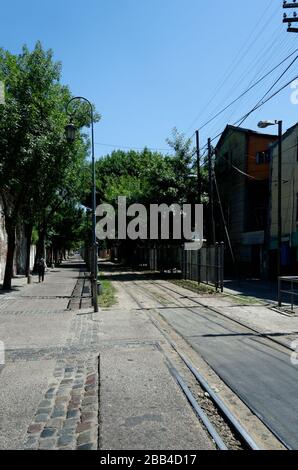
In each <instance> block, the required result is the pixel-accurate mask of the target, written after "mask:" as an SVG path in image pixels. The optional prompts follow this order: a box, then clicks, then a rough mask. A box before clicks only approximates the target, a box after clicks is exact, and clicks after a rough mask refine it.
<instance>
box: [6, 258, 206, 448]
mask: <svg viewBox="0 0 298 470" xmlns="http://www.w3.org/2000/svg"><path fill="white" fill-rule="evenodd" d="M82 267H83V266H82V262H78V260H72V261H70V262H67V263H64V265H63V266H62V267H61V268H60V267H59V269H56V270H54V271H53V272H49V273H48V274H47V276H46V279H45V283H44V284H38V283H37V282H36V279H35V280H34V283H33V284H32V285H24V286H23V287H21V285H22V282H24V281H21V280H20V281H19V280H17V281H18V283H19V289H18V290H17V291H13V292H12V293H9V294H6V295H3V296H2V298H1V301H0V340H1V341H3V342H4V343H5V346H6V363H5V366H4V368H2V370H1V369H0V417H1V419H0V449H24V448H25V449H49V450H60V449H61V450H85V449H86V450H87V449H93V450H96V449H106V450H110V449H123V450H131V449H144V450H149V449H160V450H170V449H183V450H187V449H189V450H190V449H198V450H201V449H214V445H213V443H212V442H211V440H210V438H209V436H208V435H207V433H206V431H205V430H204V429H203V428H202V426H201V425H200V424H199V422H198V420H197V418H196V416H195V414H194V412H193V411H192V409H191V407H190V406H189V404H188V402H187V400H186V398H185V396H184V395H183V393H182V392H181V390H180V388H179V386H178V385H177V383H176V382H175V380H174V378H173V377H172V375H171V372H170V370H169V366H168V363H167V361H166V358H165V355H164V353H163V350H162V346H163V343H164V338H163V336H162V335H161V333H160V332H159V330H157V329H156V327H155V326H154V325H153V323H152V322H151V321H150V320H149V318H148V316H147V315H146V313H145V312H139V311H138V309H136V304H135V303H134V302H131V301H130V299H129V297H128V296H127V295H125V292H123V290H122V291H121V289H120V291H119V292H118V297H119V305H118V306H116V307H115V308H113V309H110V310H107V311H100V312H99V313H97V314H95V313H93V310H92V308H85V306H86V297H84V303H83V305H84V309H81V310H67V307H68V306H69V301H70V297H71V295H72V293H73V294H75V295H77V293H78V290H79V289H78V285H80V282H81V280H80V281H79V282H78V277H79V271H80V269H81V268H82ZM81 285H83V283H81ZM83 290H84V293H86V286H84V288H83ZM77 304H79V302H78V303H77V302H76V299H75V301H74V302H73V301H72V302H71V305H70V307H71V306H72V305H77ZM75 308H76V307H75ZM99 383H100V390H99Z"/></svg>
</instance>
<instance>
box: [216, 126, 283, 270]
mask: <svg viewBox="0 0 298 470" xmlns="http://www.w3.org/2000/svg"><path fill="white" fill-rule="evenodd" d="M277 138H278V137H277V136H276V135H271V134H261V133H259V132H255V131H252V130H249V129H244V128H238V127H234V126H227V127H226V129H225V131H224V132H223V134H222V136H221V138H220V140H219V142H218V144H217V146H216V149H215V155H216V156H215V176H216V180H217V186H218V193H219V195H217V194H215V200H216V199H217V200H218V201H220V202H221V204H222V208H223V212H224V219H225V220H223V217H222V216H221V213H220V212H219V210H218V207H217V208H216V207H215V213H216V221H217V222H216V235H217V239H218V240H219V239H224V238H225V229H224V222H225V223H226V229H227V232H228V233H229V238H230V242H231V247H232V251H233V257H234V261H233V258H232V255H231V253H230V251H231V250H227V252H226V259H227V266H226V268H227V272H228V273H229V271H231V275H240V276H247V277H264V276H265V272H266V250H265V239H266V233H267V227H268V208H269V194H270V183H269V180H270V155H271V153H270V146H271V145H272V144H273V143H274V142H275V141H276V140H277ZM217 204H218V203H217Z"/></svg>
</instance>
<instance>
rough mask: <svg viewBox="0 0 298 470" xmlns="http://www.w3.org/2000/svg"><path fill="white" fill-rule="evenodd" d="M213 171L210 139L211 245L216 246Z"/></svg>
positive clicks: (209, 140) (209, 142) (209, 141)
mask: <svg viewBox="0 0 298 470" xmlns="http://www.w3.org/2000/svg"><path fill="white" fill-rule="evenodd" d="M212 172H213V169H212V147H211V139H210V138H209V139H208V176H209V211H210V229H209V233H210V235H211V237H210V238H211V245H215V221H214V196H213V174H212Z"/></svg>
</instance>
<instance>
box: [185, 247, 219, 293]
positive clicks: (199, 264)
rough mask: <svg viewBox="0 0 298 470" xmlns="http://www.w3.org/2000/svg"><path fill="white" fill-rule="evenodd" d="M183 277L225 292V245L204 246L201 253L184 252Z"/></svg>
mask: <svg viewBox="0 0 298 470" xmlns="http://www.w3.org/2000/svg"><path fill="white" fill-rule="evenodd" d="M182 276H183V279H188V280H191V281H197V282H198V283H204V284H210V285H213V286H214V287H215V288H216V289H217V290H218V289H220V290H221V292H223V287H224V243H216V244H215V245H214V246H204V247H203V248H202V249H201V250H199V251H186V250H184V253H183V258H182Z"/></svg>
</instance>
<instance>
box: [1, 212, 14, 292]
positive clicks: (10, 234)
mask: <svg viewBox="0 0 298 470" xmlns="http://www.w3.org/2000/svg"><path fill="white" fill-rule="evenodd" d="M5 226H6V232H7V255H6V265H5V274H4V281H3V287H2V289H3V290H11V280H12V277H13V260H14V252H15V247H16V226H15V224H14V223H13V222H11V220H10V219H9V218H6V220H5Z"/></svg>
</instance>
